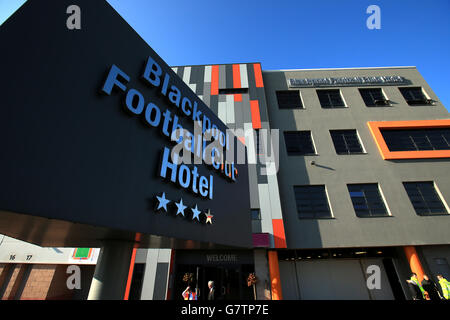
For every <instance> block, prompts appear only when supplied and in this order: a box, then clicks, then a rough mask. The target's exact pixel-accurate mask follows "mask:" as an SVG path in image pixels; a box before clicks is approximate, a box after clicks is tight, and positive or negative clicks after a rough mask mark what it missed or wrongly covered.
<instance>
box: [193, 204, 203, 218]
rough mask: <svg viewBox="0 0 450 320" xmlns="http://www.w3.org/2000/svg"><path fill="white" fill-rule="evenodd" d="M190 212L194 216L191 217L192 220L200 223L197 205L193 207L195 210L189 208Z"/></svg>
mask: <svg viewBox="0 0 450 320" xmlns="http://www.w3.org/2000/svg"><path fill="white" fill-rule="evenodd" d="M191 210H192V213H193V214H194V215H193V216H192V220H194V219H195V218H197V220H198V221H200V218H199V215H200V213H201V211H200V210H198V207H197V205H195V208H191Z"/></svg>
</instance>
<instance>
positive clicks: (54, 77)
mask: <svg viewBox="0 0 450 320" xmlns="http://www.w3.org/2000/svg"><path fill="white" fill-rule="evenodd" d="M71 5H76V6H78V7H79V8H80V9H81V13H82V20H81V21H82V23H81V28H80V29H73V30H70V29H68V28H67V26H66V20H65V18H66V17H67V15H66V9H67V7H69V6H71ZM153 14H160V13H157V12H154V13H153ZM42 17H45V19H43V18H42ZM0 41H1V43H2V47H4V48H5V49H6V50H2V51H1V53H0V57H1V59H0V61H1V62H0V63H1V67H2V72H3V75H4V76H3V77H2V78H1V79H0V84H1V87H2V103H1V105H0V137H1V138H0V150H1V156H0V177H1V179H0V233H2V234H6V235H8V236H11V237H15V238H18V239H22V240H25V241H29V242H33V243H36V244H39V245H42V246H76V247H82V246H83V247H96V246H100V245H101V242H102V241H103V240H107V239H108V240H110V239H118V240H134V239H135V238H136V234H137V233H139V235H140V245H141V247H174V248H210V247H223V246H239V247H250V246H251V221H250V202H249V189H248V173H247V166H246V164H239V163H237V161H236V156H235V154H236V150H237V149H243V148H245V147H244V146H243V145H242V144H241V142H240V141H239V140H238V139H236V137H235V136H234V135H233V134H232V133H231V132H229V131H227V129H228V128H227V127H226V126H225V125H224V124H223V123H222V122H221V121H220V119H219V118H218V117H217V116H216V115H215V114H214V113H213V112H212V111H211V110H210V109H209V108H208V107H207V106H206V105H205V104H204V103H203V101H201V100H200V99H199V98H198V97H197V96H196V95H195V93H194V92H193V91H192V90H191V89H190V88H189V87H188V86H187V85H186V84H185V83H184V82H183V81H182V80H181V79H180V78H179V77H178V76H177V75H176V74H175V73H174V72H173V71H172V70H171V68H170V67H169V66H168V65H167V64H166V63H165V62H164V61H163V60H162V59H161V58H160V57H159V56H158V55H157V54H156V53H155V52H154V51H153V50H152V49H151V48H150V47H149V46H148V45H147V44H146V43H145V41H143V40H142V39H141V38H140V37H139V35H138V34H136V32H135V31H134V30H133V29H132V28H131V27H130V26H129V25H128V24H127V23H126V22H125V21H124V20H123V19H122V18H121V17H120V16H119V15H118V14H117V13H116V12H115V11H114V9H113V8H112V7H111V6H110V5H109V4H108V3H107V2H106V1H89V0H79V1H64V0H63V1H57V2H51V3H50V2H42V1H33V0H29V1H27V2H26V3H25V5H24V6H22V7H21V8H20V9H19V10H18V11H17V12H16V13H15V14H14V15H13V16H12V17H11V18H10V19H9V20H7V21H6V22H5V23H4V24H3V25H2V26H1V27H0ZM231 231H232V232H231Z"/></svg>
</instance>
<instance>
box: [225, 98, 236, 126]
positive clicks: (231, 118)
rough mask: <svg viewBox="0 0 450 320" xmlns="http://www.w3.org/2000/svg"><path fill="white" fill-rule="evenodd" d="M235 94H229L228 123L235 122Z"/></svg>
mask: <svg viewBox="0 0 450 320" xmlns="http://www.w3.org/2000/svg"><path fill="white" fill-rule="evenodd" d="M234 122H235V120H234V95H232V94H229V95H227V122H226V123H227V124H228V123H234Z"/></svg>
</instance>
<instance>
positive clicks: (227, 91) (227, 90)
mask: <svg viewBox="0 0 450 320" xmlns="http://www.w3.org/2000/svg"><path fill="white" fill-rule="evenodd" d="M244 93H248V88H225V89H219V94H244Z"/></svg>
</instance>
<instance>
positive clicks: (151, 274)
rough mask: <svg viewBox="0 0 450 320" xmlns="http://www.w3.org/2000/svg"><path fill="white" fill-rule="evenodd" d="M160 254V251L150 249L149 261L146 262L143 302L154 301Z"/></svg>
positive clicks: (142, 293) (148, 253)
mask: <svg viewBox="0 0 450 320" xmlns="http://www.w3.org/2000/svg"><path fill="white" fill-rule="evenodd" d="M158 253H159V249H148V252H147V260H146V262H145V271H144V279H143V282H142V292H141V300H153V291H154V290H155V277H156V266H157V264H158Z"/></svg>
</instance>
